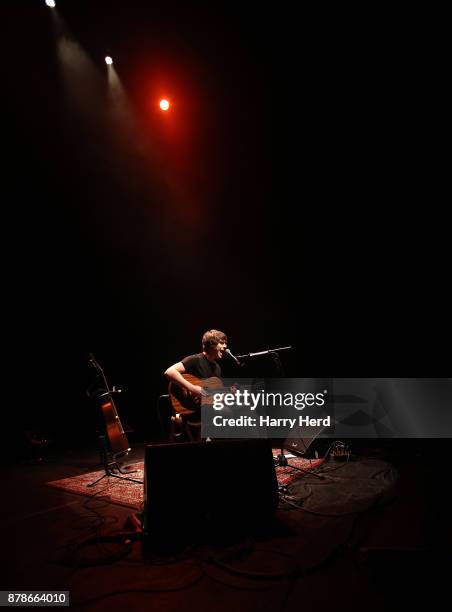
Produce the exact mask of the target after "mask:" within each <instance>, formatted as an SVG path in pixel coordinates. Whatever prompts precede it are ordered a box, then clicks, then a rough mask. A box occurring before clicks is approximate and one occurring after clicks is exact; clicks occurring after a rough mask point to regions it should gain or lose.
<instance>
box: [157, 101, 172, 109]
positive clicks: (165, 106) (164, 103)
mask: <svg viewBox="0 0 452 612" xmlns="http://www.w3.org/2000/svg"><path fill="white" fill-rule="evenodd" d="M159 106H160V108H161V109H162V110H164V111H166V110H168V109H169V106H170V103H169V102H168V100H160V103H159Z"/></svg>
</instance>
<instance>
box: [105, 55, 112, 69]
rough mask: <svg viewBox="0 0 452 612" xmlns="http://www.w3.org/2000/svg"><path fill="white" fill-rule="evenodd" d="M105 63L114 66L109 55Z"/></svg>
mask: <svg viewBox="0 0 452 612" xmlns="http://www.w3.org/2000/svg"><path fill="white" fill-rule="evenodd" d="M105 63H106V64H108V65H109V66H110V64H113V60H112V59H111V57H110V56H109V55H107V57H106V58H105Z"/></svg>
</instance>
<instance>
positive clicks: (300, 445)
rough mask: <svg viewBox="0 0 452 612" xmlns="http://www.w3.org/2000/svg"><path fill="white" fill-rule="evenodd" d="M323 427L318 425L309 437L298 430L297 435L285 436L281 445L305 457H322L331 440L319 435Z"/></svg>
mask: <svg viewBox="0 0 452 612" xmlns="http://www.w3.org/2000/svg"><path fill="white" fill-rule="evenodd" d="M311 429H312V428H311ZM323 429H324V428H323V427H319V428H318V429H317V430H314V431H313V433H312V435H311V436H310V437H309V438H308V437H303V433H302V432H301V431H300V436H299V437H293V438H286V439H285V440H284V441H283V443H282V445H281V446H282V448H285V449H287V450H288V451H291V452H293V453H295V454H296V455H300V456H301V457H305V458H306V459H314V458H316V457H320V458H323V457H324V456H325V453H326V450H327V448H328V446H329V445H330V444H331V440H328V439H327V438H321V437H320V434H321V433H322V431H323ZM275 446H276V445H275Z"/></svg>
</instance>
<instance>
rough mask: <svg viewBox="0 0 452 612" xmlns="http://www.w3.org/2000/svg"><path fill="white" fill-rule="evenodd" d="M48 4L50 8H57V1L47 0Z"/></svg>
mask: <svg viewBox="0 0 452 612" xmlns="http://www.w3.org/2000/svg"><path fill="white" fill-rule="evenodd" d="M46 4H47V6H50V8H55V0H46Z"/></svg>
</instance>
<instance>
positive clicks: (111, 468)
mask: <svg viewBox="0 0 452 612" xmlns="http://www.w3.org/2000/svg"><path fill="white" fill-rule="evenodd" d="M99 444H100V454H101V459H102V463H103V464H104V470H105V474H102V476H100V477H99V478H97V479H96V480H95V481H94V482H91V483H90V484H88V485H86V486H87V487H94V485H95V484H97V483H98V482H100V481H101V480H103V479H104V478H108V477H109V476H113V478H119V480H129V481H130V482H137V483H138V484H143V481H142V480H136V479H135V478H128V477H127V476H119V475H118V474H115V471H118V472H119V473H120V474H135V472H136V470H131V471H130V472H123V470H121V466H120V465H119V463H118V462H117V461H116V460H113V461H109V460H108V450H107V444H106V439H105V436H99ZM129 450H130V449H129Z"/></svg>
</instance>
